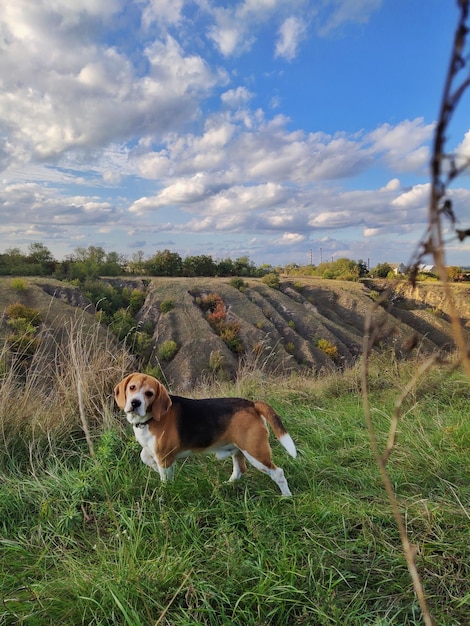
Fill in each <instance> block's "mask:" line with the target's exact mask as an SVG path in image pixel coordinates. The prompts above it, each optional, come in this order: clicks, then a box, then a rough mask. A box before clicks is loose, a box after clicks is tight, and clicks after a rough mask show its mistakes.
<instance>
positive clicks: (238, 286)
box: [230, 276, 246, 290]
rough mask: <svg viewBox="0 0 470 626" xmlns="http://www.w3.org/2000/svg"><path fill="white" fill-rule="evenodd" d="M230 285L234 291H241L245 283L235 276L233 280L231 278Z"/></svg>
mask: <svg viewBox="0 0 470 626" xmlns="http://www.w3.org/2000/svg"><path fill="white" fill-rule="evenodd" d="M230 285H231V286H232V287H235V289H239V290H242V289H243V288H244V287H246V283H245V281H244V280H243V278H240V277H239V276H235V277H234V278H232V279H231V281H230Z"/></svg>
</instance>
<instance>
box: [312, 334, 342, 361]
mask: <svg viewBox="0 0 470 626" xmlns="http://www.w3.org/2000/svg"><path fill="white" fill-rule="evenodd" d="M317 348H319V349H320V350H321V351H322V352H324V353H325V354H326V356H328V357H330V359H333V361H334V360H336V359H337V358H338V348H337V347H336V346H335V345H334V344H333V343H331V341H328V339H319V340H318V341H317Z"/></svg>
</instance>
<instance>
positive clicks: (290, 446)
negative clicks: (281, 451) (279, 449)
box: [279, 433, 297, 459]
mask: <svg viewBox="0 0 470 626" xmlns="http://www.w3.org/2000/svg"><path fill="white" fill-rule="evenodd" d="M279 441H280V442H281V443H282V445H283V446H284V448H285V449H286V450H287V452H288V453H289V454H290V455H291V456H292V457H294V459H295V458H296V456H297V449H296V447H295V443H294V442H293V441H292V437H291V436H290V435H289V433H286V434H285V435H282V437H280V438H279Z"/></svg>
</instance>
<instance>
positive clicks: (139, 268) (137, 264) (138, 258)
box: [128, 250, 146, 274]
mask: <svg viewBox="0 0 470 626" xmlns="http://www.w3.org/2000/svg"><path fill="white" fill-rule="evenodd" d="M128 265H129V269H130V271H131V272H132V273H133V274H144V273H145V271H146V266H145V260H144V252H143V250H137V252H134V254H133V255H132V259H131V260H130V262H129V264H128Z"/></svg>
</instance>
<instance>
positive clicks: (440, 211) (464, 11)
mask: <svg viewBox="0 0 470 626" xmlns="http://www.w3.org/2000/svg"><path fill="white" fill-rule="evenodd" d="M457 2H458V7H459V10H460V15H459V20H458V24H457V29H456V33H455V37H454V43H453V48H452V54H451V60H450V64H449V70H448V73H447V77H446V82H445V86H444V91H443V97H442V103H441V107H440V112H439V119H438V123H437V127H436V133H435V137H434V145H433V155H432V160H431V194H430V199H429V215H428V228H427V230H426V233H425V235H424V237H423V239H422V240H421V242H420V244H419V247H418V252H417V254H416V255H415V259H414V262H413V263H412V264H410V267H411V281H412V283H413V284H414V283H415V281H416V277H417V274H418V271H419V265H420V264H421V262H422V260H423V257H424V256H426V255H428V254H431V255H432V256H433V259H434V263H435V265H436V267H437V270H438V275H439V278H440V279H441V281H442V283H443V285H444V289H445V295H446V299H447V302H448V306H449V311H450V320H451V325H452V332H453V336H454V340H455V343H456V345H457V347H458V349H459V352H460V355H461V361H462V364H463V366H464V368H465V371H466V373H467V375H468V376H469V377H470V351H469V349H468V346H467V343H466V339H465V336H464V332H463V328H462V324H461V322H460V319H459V316H458V312H457V308H456V304H455V299H454V295H453V293H452V290H451V288H450V285H449V282H448V275H447V270H446V266H445V259H444V256H445V255H444V252H445V245H444V240H443V225H442V218H443V216H444V217H446V218H447V219H449V220H450V222H451V224H452V226H453V227H454V230H455V233H456V235H457V238H458V239H459V240H460V241H463V240H464V239H465V238H466V237H467V236H470V228H468V229H459V230H457V229H455V223H456V221H457V220H456V216H455V214H454V210H453V206H452V201H451V199H450V198H449V197H448V193H447V188H448V185H449V184H450V183H451V182H452V181H453V180H455V178H456V177H457V176H458V175H460V174H461V173H462V171H463V170H464V169H465V168H466V167H468V166H469V165H470V159H465V160H463V163H459V165H458V166H457V163H456V158H455V157H454V156H451V157H449V156H448V155H446V153H445V150H444V147H445V143H446V133H447V130H448V128H449V124H450V121H451V119H452V115H453V113H454V111H455V109H456V107H457V105H458V103H459V102H460V100H461V98H462V96H463V94H464V92H465V91H466V90H467V89H468V88H469V87H470V71H468V75H465V76H464V78H463V79H462V80H460V83H459V82H458V81H459V79H460V74H461V72H462V70H468V67H467V60H466V59H465V56H464V50H465V46H466V38H467V35H468V32H469V28H468V26H467V21H468V19H469V8H470V0H457ZM447 164H450V167H449V166H448V165H447ZM378 334H380V322H373V321H372V314H371V315H370V316H369V317H368V318H367V320H366V324H365V334H364V347H363V363H362V372H361V378H362V394H363V405H364V414H365V420H366V424H367V428H368V431H369V437H370V441H371V447H372V450H373V453H374V456H375V460H376V463H377V466H378V468H379V471H380V475H381V478H382V482H383V484H384V487H385V491H386V493H387V496H388V499H389V501H390V506H391V508H392V512H393V516H394V518H395V521H396V524H397V527H398V531H399V534H400V540H401V543H402V547H403V552H404V555H405V559H406V563H407V566H408V570H409V572H410V576H411V579H412V581H413V586H414V589H415V593H416V596H417V598H418V601H419V604H420V607H421V611H422V616H423V620H424V623H425V624H426V626H432V624H433V618H432V616H431V613H430V611H429V607H428V604H427V600H426V596H425V593H424V588H423V585H422V582H421V579H420V576H419V573H418V568H417V565H416V548H415V546H414V545H412V544H411V543H410V541H409V539H408V535H407V532H406V527H405V524H404V521H403V517H402V515H401V512H400V508H399V505H398V501H397V498H396V495H395V492H394V489H393V485H392V482H391V480H390V477H389V475H388V473H387V468H386V465H387V462H388V460H389V458H390V455H391V454H392V452H393V450H394V447H395V445H396V437H397V429H398V424H399V421H400V419H401V417H402V406H403V402H404V400H405V398H406V397H407V395H408V394H409V393H410V391H411V390H412V389H413V388H414V386H415V385H416V383H417V382H418V380H419V379H420V378H421V377H422V376H423V375H424V374H425V373H426V372H427V371H428V370H429V369H430V367H432V365H433V364H434V363H435V361H436V357H431V358H430V359H428V360H427V361H425V362H424V363H423V364H422V365H421V366H420V368H419V369H418V370H417V372H416V374H415V376H414V377H413V379H412V380H411V381H410V382H409V383H408V384H407V385H406V387H405V389H404V390H403V392H402V393H401V394H400V396H399V397H398V398H397V401H396V403H395V408H394V413H393V417H392V420H391V424H390V428H389V433H388V439H387V443H386V447H385V450H384V452H383V453H381V451H380V449H379V445H378V442H377V437H376V434H375V428H374V424H373V421H372V415H371V409H370V403H369V390H368V364H369V357H370V353H371V350H372V346H373V345H374V341H375V340H376V337H377V336H378Z"/></svg>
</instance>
